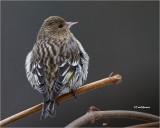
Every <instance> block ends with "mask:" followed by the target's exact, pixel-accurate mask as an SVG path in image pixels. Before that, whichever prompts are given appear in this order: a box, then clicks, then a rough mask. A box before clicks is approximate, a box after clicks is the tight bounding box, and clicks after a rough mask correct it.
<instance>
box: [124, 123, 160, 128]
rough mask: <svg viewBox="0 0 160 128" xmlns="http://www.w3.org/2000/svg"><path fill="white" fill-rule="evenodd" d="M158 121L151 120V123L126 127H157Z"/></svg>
mask: <svg viewBox="0 0 160 128" xmlns="http://www.w3.org/2000/svg"><path fill="white" fill-rule="evenodd" d="M159 124H160V122H152V123H145V124H139V125H134V126H130V127H126V128H139V127H152V128H153V127H159V126H160V125H159Z"/></svg>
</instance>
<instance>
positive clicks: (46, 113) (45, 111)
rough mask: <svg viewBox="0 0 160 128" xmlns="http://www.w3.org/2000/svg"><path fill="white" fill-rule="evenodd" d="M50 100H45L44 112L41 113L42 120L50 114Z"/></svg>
mask: <svg viewBox="0 0 160 128" xmlns="http://www.w3.org/2000/svg"><path fill="white" fill-rule="evenodd" d="M50 102H51V101H47V102H46V101H44V102H43V109H42V114H41V117H40V119H41V120H43V119H45V118H46V117H47V116H48V111H47V108H48V106H49V104H50Z"/></svg>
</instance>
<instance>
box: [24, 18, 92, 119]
mask: <svg viewBox="0 0 160 128" xmlns="http://www.w3.org/2000/svg"><path fill="white" fill-rule="evenodd" d="M73 24H75V22H66V21H65V20H64V19H63V18H61V17H58V16H51V17H49V18H47V19H46V20H45V21H44V23H43V24H42V27H41V29H40V31H39V33H38V36H37V41H36V43H35V44H34V46H33V49H32V51H31V52H30V53H29V54H28V56H27V58H26V73H27V78H28V80H29V81H30V83H31V85H32V86H33V87H34V88H35V89H37V90H38V91H39V92H40V93H41V94H42V95H43V98H44V106H43V111H42V116H41V118H46V117H47V116H48V115H50V116H54V115H55V102H56V98H57V97H58V96H59V95H61V94H64V93H68V92H70V91H71V90H76V89H77V88H78V87H80V86H82V84H83V83H84V81H85V80H86V78H87V74H88V61H89V57H88V55H87V53H86V52H85V51H84V49H83V47H82V45H81V44H80V42H79V41H78V40H77V39H76V38H75V37H74V36H73V34H72V33H71V32H70V30H69V28H70V27H71V26H72V25H73Z"/></svg>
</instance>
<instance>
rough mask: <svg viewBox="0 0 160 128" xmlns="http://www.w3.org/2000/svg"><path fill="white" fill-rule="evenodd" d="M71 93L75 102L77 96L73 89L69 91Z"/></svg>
mask: <svg viewBox="0 0 160 128" xmlns="http://www.w3.org/2000/svg"><path fill="white" fill-rule="evenodd" d="M71 92H72V93H73V96H74V99H75V101H77V95H76V92H75V90H74V89H71Z"/></svg>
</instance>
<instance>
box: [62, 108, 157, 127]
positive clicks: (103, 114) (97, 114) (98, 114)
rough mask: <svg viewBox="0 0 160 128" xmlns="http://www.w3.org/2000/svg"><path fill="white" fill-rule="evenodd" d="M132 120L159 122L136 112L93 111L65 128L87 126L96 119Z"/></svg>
mask: <svg viewBox="0 0 160 128" xmlns="http://www.w3.org/2000/svg"><path fill="white" fill-rule="evenodd" d="M119 117H121V118H132V119H139V120H144V121H149V122H157V121H159V119H160V118H159V117H158V116H155V115H152V114H147V113H143V112H136V111H125V110H113V111H93V112H89V113H86V114H85V115H83V116H82V117H80V118H78V119H76V120H75V121H73V122H71V123H70V124H69V125H67V126H66V127H65V128H76V127H79V126H82V125H84V124H87V123H89V122H94V121H95V120H98V119H101V118H103V119H106V118H119Z"/></svg>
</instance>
